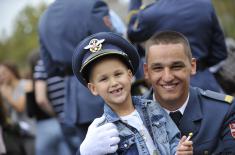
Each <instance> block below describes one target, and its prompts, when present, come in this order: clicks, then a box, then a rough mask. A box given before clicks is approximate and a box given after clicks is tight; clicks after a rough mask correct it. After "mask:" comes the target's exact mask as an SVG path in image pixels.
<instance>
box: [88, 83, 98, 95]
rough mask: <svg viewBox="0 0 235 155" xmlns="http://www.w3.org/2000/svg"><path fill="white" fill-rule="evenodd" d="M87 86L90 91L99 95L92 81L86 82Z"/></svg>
mask: <svg viewBox="0 0 235 155" xmlns="http://www.w3.org/2000/svg"><path fill="white" fill-rule="evenodd" d="M87 87H88V88H89V90H90V91H91V93H92V94H93V95H95V96H97V95H99V94H98V92H97V91H96V87H95V85H94V84H93V83H88V84H87Z"/></svg>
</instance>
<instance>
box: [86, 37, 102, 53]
mask: <svg viewBox="0 0 235 155" xmlns="http://www.w3.org/2000/svg"><path fill="white" fill-rule="evenodd" d="M104 40H105V39H101V40H98V39H92V40H91V41H90V42H89V44H88V45H87V46H86V47H84V49H89V50H90V51H91V52H97V51H100V50H101V48H102V43H103V42H104Z"/></svg>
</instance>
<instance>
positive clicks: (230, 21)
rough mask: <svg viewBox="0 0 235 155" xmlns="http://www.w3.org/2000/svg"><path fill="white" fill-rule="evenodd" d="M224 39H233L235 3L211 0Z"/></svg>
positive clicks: (231, 0)
mask: <svg viewBox="0 0 235 155" xmlns="http://www.w3.org/2000/svg"><path fill="white" fill-rule="evenodd" d="M212 2H213V4H214V6H215V9H216V12H217V15H218V17H219V20H220V23H221V25H222V27H223V30H224V33H225V36H226V37H231V38H234V39H235V9H234V7H235V1H234V0H213V1H212Z"/></svg>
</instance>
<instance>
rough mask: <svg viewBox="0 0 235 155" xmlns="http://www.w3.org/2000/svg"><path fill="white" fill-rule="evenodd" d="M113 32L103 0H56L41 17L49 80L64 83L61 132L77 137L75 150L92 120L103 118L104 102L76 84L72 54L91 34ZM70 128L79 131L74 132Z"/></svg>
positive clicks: (43, 53)
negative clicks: (60, 78) (62, 79)
mask: <svg viewBox="0 0 235 155" xmlns="http://www.w3.org/2000/svg"><path fill="white" fill-rule="evenodd" d="M112 30H113V27H112V23H111V20H110V16H109V9H108V7H107V5H106V3H105V2H103V1H101V0H89V1H88V0H56V1H55V2H53V3H52V4H51V5H50V6H49V7H48V8H47V9H46V10H45V12H44V13H43V15H42V16H41V17H40V21H39V41H40V53H41V58H42V60H43V63H44V66H45V71H46V72H47V75H48V78H50V77H53V76H62V77H63V78H64V80H65V102H64V103H65V104H64V114H65V116H64V124H63V127H62V129H63V133H64V134H65V137H78V139H77V140H76V142H75V143H73V146H72V147H74V151H75V150H77V147H79V144H80V143H81V141H82V140H83V139H84V137H85V134H86V132H87V128H88V126H89V124H90V123H91V121H92V120H93V119H94V118H96V117H99V116H101V114H102V106H103V100H102V99H101V98H99V97H94V96H93V95H92V94H91V93H90V92H89V91H88V90H87V88H85V87H84V86H83V85H82V84H80V83H78V82H77V80H76V78H75V77H74V75H73V74H72V68H71V64H72V54H73V51H74V49H75V47H76V46H77V44H78V43H79V42H80V41H81V40H82V39H84V38H85V37H87V36H88V35H91V34H93V33H96V32H102V31H112ZM84 103H85V104H84ZM71 128H76V130H77V131H76V132H74V131H73V132H71V131H70V129H71ZM72 154H75V152H73V153H72Z"/></svg>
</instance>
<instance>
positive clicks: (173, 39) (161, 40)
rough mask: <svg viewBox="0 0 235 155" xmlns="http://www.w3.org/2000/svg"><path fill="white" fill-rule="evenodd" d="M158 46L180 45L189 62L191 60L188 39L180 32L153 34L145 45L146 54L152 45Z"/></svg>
mask: <svg viewBox="0 0 235 155" xmlns="http://www.w3.org/2000/svg"><path fill="white" fill-rule="evenodd" d="M159 44H182V45H183V46H184V51H185V54H186V55H187V57H188V58H189V60H191V59H192V53H191V49H190V44H189V41H188V39H187V38H186V37H185V36H184V35H183V34H182V33H180V32H176V31H161V32H157V33H155V34H154V35H153V36H152V37H151V38H150V39H149V40H148V41H147V42H146V44H145V49H146V52H148V50H149V47H150V46H152V45H159Z"/></svg>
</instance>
